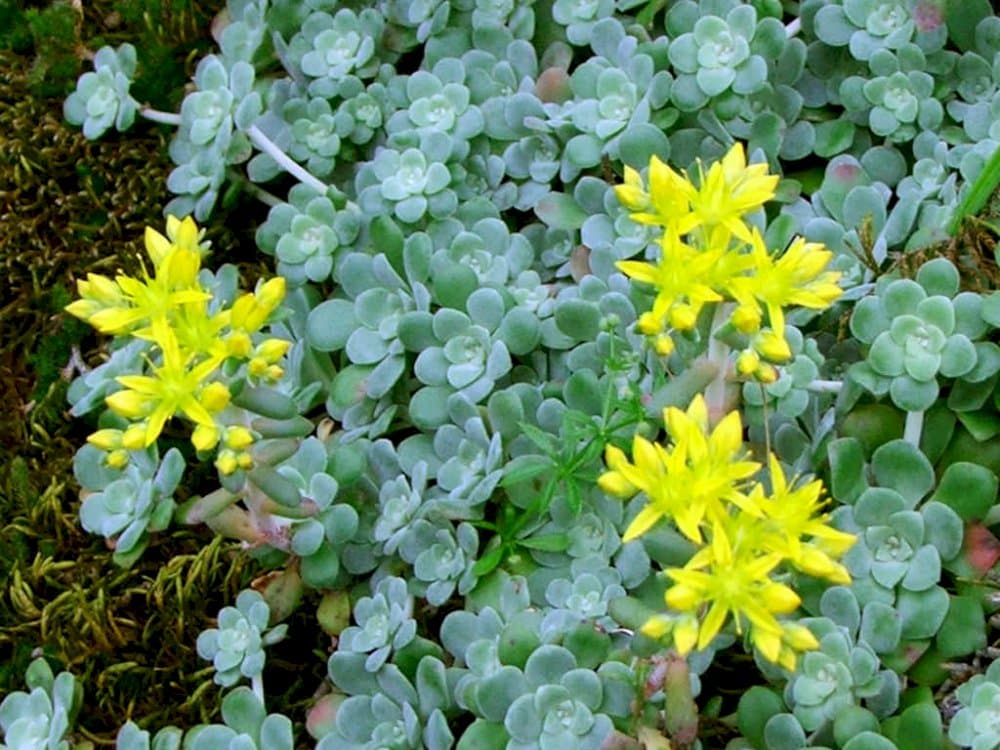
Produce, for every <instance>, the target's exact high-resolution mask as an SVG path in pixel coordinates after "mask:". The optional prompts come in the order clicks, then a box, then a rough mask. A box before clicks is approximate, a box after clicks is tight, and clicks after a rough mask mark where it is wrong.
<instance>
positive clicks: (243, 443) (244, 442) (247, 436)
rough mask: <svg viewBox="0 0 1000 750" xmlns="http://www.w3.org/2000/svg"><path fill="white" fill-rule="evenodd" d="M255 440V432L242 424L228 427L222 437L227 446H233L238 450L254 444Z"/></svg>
mask: <svg viewBox="0 0 1000 750" xmlns="http://www.w3.org/2000/svg"><path fill="white" fill-rule="evenodd" d="M253 441H254V437H253V433H252V432H250V430H248V429H247V428H246V427H242V426H241V425H233V426H231V427H227V428H226V431H225V434H224V435H223V437H222V442H223V443H224V444H225V446H226V447H227V448H232V449H233V450H237V451H239V450H243V449H244V448H247V447H249V446H251V445H253Z"/></svg>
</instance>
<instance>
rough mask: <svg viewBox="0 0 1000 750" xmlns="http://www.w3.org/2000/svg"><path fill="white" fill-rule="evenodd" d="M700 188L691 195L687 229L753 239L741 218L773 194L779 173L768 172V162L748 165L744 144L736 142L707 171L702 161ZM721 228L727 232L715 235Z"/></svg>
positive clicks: (761, 204) (716, 237) (718, 236)
mask: <svg viewBox="0 0 1000 750" xmlns="http://www.w3.org/2000/svg"><path fill="white" fill-rule="evenodd" d="M698 168H699V171H700V172H701V179H700V180H699V184H698V188H697V190H695V191H694V192H693V193H692V194H691V195H690V204H691V214H692V216H693V218H692V219H691V220H690V221H689V222H688V224H690V226H688V227H687V229H686V231H690V230H691V229H694V228H695V227H696V226H701V227H703V228H704V229H705V230H706V234H708V235H713V234H714V236H715V239H714V240H713V241H716V242H717V241H719V238H720V237H726V236H729V235H735V236H736V237H738V238H740V239H741V240H743V241H745V242H749V241H750V230H749V228H748V227H747V225H746V223H745V222H744V221H743V219H742V217H743V215H744V214H747V213H750V212H751V211H755V210H756V209H758V208H760V207H761V206H763V205H764V204H765V203H767V201H769V200H771V198H773V197H774V190H775V188H776V187H777V185H778V176H777V175H769V174H768V173H767V164H750V165H747V161H746V155H745V154H744V152H743V145H742V144H740V143H735V144H733V147H732V148H731V149H729V152H728V153H727V154H726V155H725V156H723V157H722V160H721V161H717V162H715V163H714V164H713V165H712V166H711V167H709V170H708V172H705V171H704V169H703V167H702V166H701V163H700V162H699V165H698ZM718 229H722V230H724V234H722V235H719V234H715V231H714V230H718Z"/></svg>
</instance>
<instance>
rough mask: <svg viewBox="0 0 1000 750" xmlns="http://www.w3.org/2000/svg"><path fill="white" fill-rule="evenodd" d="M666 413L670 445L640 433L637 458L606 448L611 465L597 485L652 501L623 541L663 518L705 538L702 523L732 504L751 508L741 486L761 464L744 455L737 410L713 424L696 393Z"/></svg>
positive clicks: (634, 446) (691, 535)
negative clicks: (639, 494) (683, 407)
mask: <svg viewBox="0 0 1000 750" xmlns="http://www.w3.org/2000/svg"><path fill="white" fill-rule="evenodd" d="M663 419H664V422H665V423H666V425H667V431H668V432H669V433H670V436H671V438H672V439H673V443H674V445H673V446H672V447H671V448H669V449H668V448H665V447H664V446H661V445H656V444H654V443H650V442H649V441H647V440H646V439H645V438H643V437H641V436H639V435H636V436H635V438H634V439H633V443H632V458H633V460H634V461H635V463H634V464H633V463H630V462H629V460H628V458H627V457H626V456H625V454H624V453H623V452H622V451H621V450H620V449H618V448H615V447H614V446H608V448H607V449H606V451H605V459H606V461H607V464H608V468H609V469H610V471H608V472H605V473H604V474H603V475H601V476H600V477H599V478H598V486H599V487H601V489H603V490H604V491H605V492H608V493H609V494H613V495H616V496H618V497H623V498H627V497H630V496H631V495H634V494H635V493H636V492H639V491H641V492H644V493H645V494H646V497H647V499H648V501H649V502H648V503H647V505H646V506H645V507H644V508H643V509H642V510H641V511H639V514H638V515H637V516H636V517H635V519H634V520H633V521H632V523H630V524H629V527H628V528H627V529H626V530H625V534H624V536H623V537H622V539H623V541H626V542H627V541H631V540H632V539H635V538H637V537H638V536H641V535H642V534H644V533H645V532H647V531H648V530H649V529H650V528H652V527H653V525H654V524H656V523H657V522H658V521H659V520H660V519H661V518H670V519H673V521H674V522H675V523H676V524H677V527H678V529H680V531H681V533H683V534H684V535H685V536H686V537H688V538H689V539H691V540H692V541H694V542H701V540H702V534H701V525H702V523H703V522H704V521H705V520H706V519H707V520H708V521H709V522H712V521H714V520H717V519H719V518H721V517H723V516H725V515H727V514H728V512H729V507H730V505H735V506H736V507H740V508H745V509H747V511H748V512H753V510H754V509H753V506H752V504H751V503H750V502H749V501H748V499H747V497H746V495H744V493H743V492H742V491H741V487H742V485H743V483H744V480H746V479H747V478H748V477H750V476H752V475H753V474H754V473H756V472H757V470H758V469H759V468H760V465H759V464H757V463H755V462H753V461H744V460H742V453H743V450H742V448H743V427H742V424H741V422H740V416H739V413H737V412H731V413H730V414H728V415H726V417H725V418H724V419H723V420H722V421H721V422H719V424H718V425H716V427H715V429H714V430H710V428H709V424H708V409H707V407H706V405H705V400H704V398H702V396H701V395H698V396H696V397H695V399H694V401H692V402H691V405H690V406H689V407H688V409H687V411H682V410H680V409H676V408H668V409H665V410H664V413H663Z"/></svg>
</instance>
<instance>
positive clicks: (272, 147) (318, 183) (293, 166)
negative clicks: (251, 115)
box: [246, 125, 329, 195]
mask: <svg viewBox="0 0 1000 750" xmlns="http://www.w3.org/2000/svg"><path fill="white" fill-rule="evenodd" d="M246 133H247V135H248V136H249V137H250V142H251V143H253V145H254V146H256V147H257V148H259V149H260V150H261V151H263V152H264V153H265V154H267V155H268V156H270V157H271V158H272V159H274V160H275V161H276V162H277V163H278V166H280V167H281V168H282V169H284V170H285V171H286V172H288V173H289V174H290V175H292V176H293V177H295V179H297V180H298V181H299V182H301V183H303V184H306V185H308V186H309V187H311V188H312V189H313V190H316V191H317V192H319V193H320V194H321V195H326V191H327V189H328V188H329V185H327V184H326V183H325V182H323V181H322V180H320V179H318V178H317V177H315V176H313V175H312V174H310V173H309V172H308V171H307V170H306V169H305V168H304V167H303V166H302V165H301V164H299V163H298V162H296V161H294V160H293V159H292V158H291V157H290V156H289V155H288V154H286V153H285V152H284V151H282V150H281V149H280V148H279V147H278V145H277V144H276V143H275V142H274V141H272V140H271V139H270V138H268V137H267V136H266V135H264V133H263V131H261V129H260V128H258V127H257V126H256V125H251V126H250V127H249V128H247V131H246Z"/></svg>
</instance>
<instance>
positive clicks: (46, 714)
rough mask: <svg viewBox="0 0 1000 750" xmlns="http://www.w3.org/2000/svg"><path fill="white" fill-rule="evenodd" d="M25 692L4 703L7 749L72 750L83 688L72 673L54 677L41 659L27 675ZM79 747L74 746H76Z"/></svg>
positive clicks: (1, 721) (0, 711) (0, 718)
mask: <svg viewBox="0 0 1000 750" xmlns="http://www.w3.org/2000/svg"><path fill="white" fill-rule="evenodd" d="M24 679H25V682H26V683H27V685H28V689H29V690H30V691H31V692H28V693H25V692H21V691H19V690H18V691H14V692H12V693H9V694H8V695H7V697H5V698H4V699H3V703H0V729H2V730H3V744H0V747H2V748H4V750H7V749H8V748H9V750H69V748H70V740H69V739H68V738H67V737H66V735H67V734H68V733H69V731H70V730H71V728H72V726H73V721H74V719H75V718H76V715H77V712H78V711H79V710H80V704H81V701H82V700H83V689H82V688H81V687H80V685H79V684H78V683H77V682H76V679H75V678H74V677H73V675H72V674H70V673H69V672H60V673H59V675H58V676H54V675H53V674H52V668H51V667H49V665H48V663H47V662H46V661H45V660H44V659H42V658H38V659H35V660H34V661H32V662H31V664H30V665H29V666H28V669H27V672H25V676H24ZM76 746H77V745H74V747H76Z"/></svg>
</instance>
